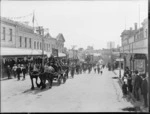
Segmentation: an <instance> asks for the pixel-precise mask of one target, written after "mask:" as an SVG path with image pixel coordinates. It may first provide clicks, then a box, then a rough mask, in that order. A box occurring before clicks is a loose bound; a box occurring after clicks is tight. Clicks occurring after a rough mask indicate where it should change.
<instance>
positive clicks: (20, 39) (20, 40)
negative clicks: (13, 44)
mask: <svg viewBox="0 0 150 114" xmlns="http://www.w3.org/2000/svg"><path fill="white" fill-rule="evenodd" d="M19 43H20V47H22V36H20V38H19Z"/></svg>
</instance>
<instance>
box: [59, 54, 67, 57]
mask: <svg viewBox="0 0 150 114" xmlns="http://www.w3.org/2000/svg"><path fill="white" fill-rule="evenodd" d="M65 56H66V54H65V53H58V57H65Z"/></svg>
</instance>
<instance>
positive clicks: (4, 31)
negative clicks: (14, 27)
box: [2, 27, 6, 40]
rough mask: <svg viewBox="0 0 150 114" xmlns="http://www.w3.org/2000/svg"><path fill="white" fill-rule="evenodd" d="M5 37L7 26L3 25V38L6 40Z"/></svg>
mask: <svg viewBox="0 0 150 114" xmlns="http://www.w3.org/2000/svg"><path fill="white" fill-rule="evenodd" d="M5 37H6V29H5V27H3V37H2V40H5Z"/></svg>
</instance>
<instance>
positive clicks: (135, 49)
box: [120, 19, 148, 72]
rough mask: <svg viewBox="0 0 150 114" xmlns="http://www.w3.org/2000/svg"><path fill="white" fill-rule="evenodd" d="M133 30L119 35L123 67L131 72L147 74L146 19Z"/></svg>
mask: <svg viewBox="0 0 150 114" xmlns="http://www.w3.org/2000/svg"><path fill="white" fill-rule="evenodd" d="M134 27H135V28H134V30H132V28H130V30H124V31H123V32H122V34H121V38H122V39H121V41H122V47H121V50H120V51H121V54H122V57H123V58H124V66H128V67H129V68H130V69H131V70H139V71H140V72H147V60H148V19H145V20H144V21H143V22H142V27H141V28H139V29H137V23H135V25H134Z"/></svg>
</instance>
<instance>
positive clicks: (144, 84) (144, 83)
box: [141, 79, 148, 95]
mask: <svg viewBox="0 0 150 114" xmlns="http://www.w3.org/2000/svg"><path fill="white" fill-rule="evenodd" d="M141 90H142V91H141V93H142V94H143V95H144V94H147V93H148V83H147V80H146V79H144V80H142V84H141Z"/></svg>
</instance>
